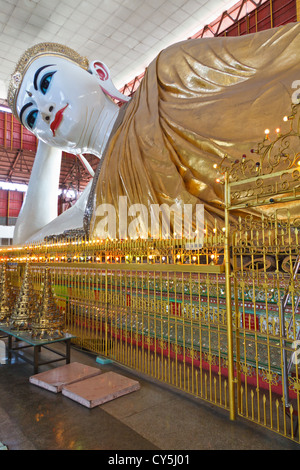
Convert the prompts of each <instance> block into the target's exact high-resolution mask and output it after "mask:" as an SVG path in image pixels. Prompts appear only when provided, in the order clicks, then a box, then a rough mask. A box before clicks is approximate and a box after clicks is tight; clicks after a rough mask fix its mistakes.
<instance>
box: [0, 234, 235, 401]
mask: <svg viewBox="0 0 300 470" xmlns="http://www.w3.org/2000/svg"><path fill="white" fill-rule="evenodd" d="M223 257H224V232H223V231H222V230H217V229H215V230H213V231H211V232H208V231H207V233H206V234H205V237H204V244H203V247H202V248H198V249H195V250H193V251H191V250H189V249H186V244H185V243H184V241H183V240H155V241H154V240H136V241H125V240H124V241H109V242H108V241H105V242H104V241H101V240H79V239H74V240H65V241H60V242H59V241H52V242H48V243H47V244H46V243H43V244H32V245H28V246H25V247H11V248H8V249H7V248H6V249H2V250H1V251H0V261H2V263H3V264H5V265H6V266H7V272H8V275H9V279H10V284H11V285H12V288H13V289H14V290H15V291H18V289H19V288H20V286H21V283H22V271H23V269H24V266H25V265H26V264H28V263H29V265H30V270H31V274H32V282H33V285H34V288H35V290H36V292H37V293H38V292H40V290H41V286H42V284H43V272H44V267H45V264H47V266H48V267H49V270H50V272H51V276H52V277H51V283H52V286H53V292H54V293H55V298H56V302H57V305H58V306H59V307H60V308H61V310H63V311H64V314H65V325H66V328H67V330H68V331H69V332H70V333H72V334H74V335H76V340H75V342H76V343H77V345H78V346H80V347H82V348H84V349H86V350H88V351H93V352H94V353H95V354H97V355H101V356H104V357H106V358H110V359H112V360H114V361H117V362H119V363H121V364H124V365H126V366H129V367H132V368H134V369H136V370H138V371H139V372H141V373H145V374H148V375H150V376H151V377H154V378H156V379H158V380H161V381H163V382H166V383H168V384H170V385H172V386H174V387H177V388H179V389H181V390H183V391H185V392H187V393H191V394H193V395H196V396H199V397H202V398H203V399H205V400H208V401H211V402H213V403H215V404H217V405H219V406H221V407H223V408H226V409H228V407H229V401H228V400H229V392H228V379H227V354H228V352H227V326H226V300H225V271H224V263H223Z"/></svg>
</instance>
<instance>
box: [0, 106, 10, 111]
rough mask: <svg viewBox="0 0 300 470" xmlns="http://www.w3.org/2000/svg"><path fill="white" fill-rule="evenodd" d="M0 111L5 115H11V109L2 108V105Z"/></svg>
mask: <svg viewBox="0 0 300 470" xmlns="http://www.w3.org/2000/svg"><path fill="white" fill-rule="evenodd" d="M0 111H3V113H11V109H10V108H7V107H6V106H1V105H0Z"/></svg>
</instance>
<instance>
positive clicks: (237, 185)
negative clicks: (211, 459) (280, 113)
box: [221, 105, 300, 442]
mask: <svg viewBox="0 0 300 470" xmlns="http://www.w3.org/2000/svg"><path fill="white" fill-rule="evenodd" d="M297 113H298V105H293V106H292V112H291V115H290V116H288V117H285V118H284V120H285V121H286V122H287V123H288V122H290V126H289V128H288V129H287V130H286V132H285V133H283V132H281V131H280V129H277V130H276V133H277V135H276V138H275V139H274V140H273V141H271V140H270V137H269V135H268V133H269V132H270V131H269V130H266V135H265V138H264V140H263V141H262V142H261V143H260V144H259V145H258V147H257V148H256V149H252V152H253V154H255V156H256V158H255V159H253V158H252V159H249V160H248V159H247V158H246V156H245V155H244V156H242V158H241V160H240V161H235V162H233V163H232V162H229V160H227V159H225V160H224V162H223V164H222V168H221V173H222V175H223V178H224V179H223V183H224V188H225V196H226V221H227V225H226V228H227V230H226V233H227V235H228V243H227V255H228V258H230V260H231V261H230V268H229V269H228V270H227V273H226V274H227V277H228V278H229V277H230V287H228V289H227V293H228V298H230V299H231V302H230V303H231V305H229V306H228V309H229V310H230V311H231V312H232V315H231V318H232V335H233V337H234V341H233V344H234V346H233V347H234V357H235V360H234V372H233V375H234V377H235V383H236V405H237V412H238V414H239V415H240V416H243V417H245V418H247V419H250V420H251V421H253V422H256V423H258V424H260V425H263V426H265V427H268V428H269V429H272V430H273V431H275V432H277V433H279V434H281V435H283V436H285V437H288V438H290V439H293V440H296V441H297V442H299V432H298V414H299V392H300V381H299V371H298V350H299V345H300V342H299V339H300V310H299V300H300V284H299V281H300V270H299V266H300V256H299V241H300V240H299V236H300V233H299V225H300V219H299V217H298V214H299V210H298V205H299V202H298V201H299V196H300V167H299V163H300V160H299V154H298V152H297V149H298V148H299V117H298V116H297ZM295 149H296V150H295ZM255 160H256V161H255ZM226 162H228V164H227V163H226ZM243 212H244V215H242V216H236V217H235V220H236V221H235V222H232V218H231V223H230V224H229V222H228V220H229V215H231V216H234V214H237V213H239V214H241V213H243ZM246 214H247V215H246ZM229 237H230V238H229Z"/></svg>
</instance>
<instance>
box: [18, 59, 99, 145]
mask: <svg viewBox="0 0 300 470" xmlns="http://www.w3.org/2000/svg"><path fill="white" fill-rule="evenodd" d="M104 104H105V97H104V94H103V92H102V90H101V88H100V87H99V85H98V83H97V81H96V80H95V78H94V77H93V76H92V75H91V74H90V73H88V72H87V71H86V70H84V69H82V68H81V67H79V66H78V65H76V64H74V63H72V62H70V61H68V60H67V59H63V58H60V57H56V56H45V57H40V58H38V59H36V60H35V61H34V62H33V63H32V64H31V65H30V67H29V68H28V70H27V71H26V74H25V77H24V78H23V81H22V84H21V87H20V91H19V95H18V99H17V112H18V115H19V118H20V121H21V122H22V124H23V125H24V126H25V127H27V129H29V130H30V131H32V132H33V133H34V134H35V135H36V136H37V137H38V138H39V139H41V140H42V141H44V142H45V143H47V144H49V145H51V146H54V147H59V148H61V149H62V150H65V151H71V152H72V151H74V150H76V149H80V148H85V147H86V141H87V140H88V137H89V132H90V128H89V127H90V125H91V120H92V116H93V115H95V113H98V112H101V108H103V106H104ZM98 115H99V114H98Z"/></svg>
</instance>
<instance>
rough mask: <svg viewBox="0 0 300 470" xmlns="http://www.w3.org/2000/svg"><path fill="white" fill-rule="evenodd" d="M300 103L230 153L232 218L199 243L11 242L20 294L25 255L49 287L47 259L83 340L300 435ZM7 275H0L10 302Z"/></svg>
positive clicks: (7, 256)
mask: <svg viewBox="0 0 300 470" xmlns="http://www.w3.org/2000/svg"><path fill="white" fill-rule="evenodd" d="M297 109H298V108H297V106H294V107H293V108H292V113H291V116H289V117H288V118H287V120H288V121H290V122H291V126H290V129H289V130H288V131H287V132H286V133H285V134H281V133H280V132H277V134H278V135H277V138H276V140H275V142H271V141H270V140H269V136H266V138H265V139H264V141H263V142H262V144H260V145H259V146H258V148H257V149H254V153H255V154H256V158H257V161H255V159H253V158H252V159H249V160H247V159H246V158H244V156H243V157H242V158H241V160H240V161H239V162H237V161H235V162H233V163H232V162H231V161H230V160H229V159H228V165H226V161H227V160H226V159H224V162H223V164H222V167H221V168H220V169H219V170H220V178H219V179H220V184H221V183H223V184H224V190H225V222H224V227H223V228H221V229H220V228H217V224H216V226H215V229H214V230H211V231H209V230H208V228H207V229H206V232H205V236H204V240H203V246H202V247H197V248H195V249H187V245H186V240H176V239H172V240H151V239H149V240H134V241H133V240H131V241H127V240H114V241H110V240H109V241H108V240H106V241H101V240H84V239H62V240H58V239H53V240H49V241H48V242H47V243H41V244H32V245H28V246H23V247H9V248H7V247H6V248H2V249H0V262H1V265H2V274H3V273H4V271H5V273H6V274H5V275H6V276H7V278H8V280H9V284H10V285H11V286H12V291H11V292H12V296H11V298H12V299H14V298H15V295H16V294H17V293H18V292H19V290H20V287H21V285H22V281H23V273H24V267H25V266H26V264H27V263H28V264H29V266H30V272H31V276H32V282H33V286H34V290H35V291H36V293H37V294H38V293H40V292H41V290H42V285H43V282H44V267H45V265H47V266H48V267H49V271H50V274H51V284H52V289H53V292H54V294H55V299H56V303H57V305H58V306H59V308H60V309H61V310H62V311H63V312H64V315H65V326H66V328H67V330H68V331H69V332H70V333H72V334H74V335H76V340H75V342H76V343H77V345H78V346H79V347H81V348H83V349H85V350H87V351H90V352H94V353H95V354H96V355H99V356H103V357H106V358H110V359H112V360H113V361H116V362H118V363H120V364H123V365H126V366H128V367H131V368H133V369H135V370H137V371H139V372H140V373H144V374H147V375H149V376H151V377H153V378H155V379H157V380H160V381H162V382H164V383H167V384H169V385H171V386H173V387H176V388H178V389H180V390H183V391H184V392H187V393H189V394H192V395H193V396H197V397H200V398H202V399H204V400H207V401H208V402H210V403H213V404H215V405H218V406H220V407H222V408H224V409H226V410H228V412H229V414H230V418H231V419H235V418H236V415H238V416H242V417H244V418H246V419H249V420H251V421H253V422H255V423H257V424H259V425H262V426H264V427H266V428H268V429H271V430H273V431H275V432H277V433H279V434H281V435H283V436H285V437H287V438H289V439H292V440H294V441H297V442H299V430H298V411H299V393H300V378H299V370H298V357H299V356H300V310H299V301H300V274H299V266H300V257H299V241H300V240H299V237H300V234H299V224H300V219H299V218H298V217H297V212H298V209H297V207H298V200H299V198H300V184H299V182H300V165H299V164H298V162H299V158H298V153H297V152H296V153H292V151H291V149H292V148H293V147H292V145H291V139H294V140H293V142H294V143H295V142H296V148H297V146H298V143H299V132H298V129H299V119H298V118H297V112H298V111H297ZM294 126H295V127H296V130H294ZM287 150H288V151H289V152H288V153H287ZM237 212H238V214H239V215H236V214H237ZM229 220H230V222H229ZM4 266H5V267H6V270H4V269H3V267H4ZM4 285H6V284H5V283H4V281H3V276H1V277H0V294H1V295H0V307H1V308H2V303H3V302H4V300H5V299H4V298H6V299H7V296H5V295H3V286H4ZM13 294H15V295H13ZM298 353H299V354H298Z"/></svg>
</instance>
